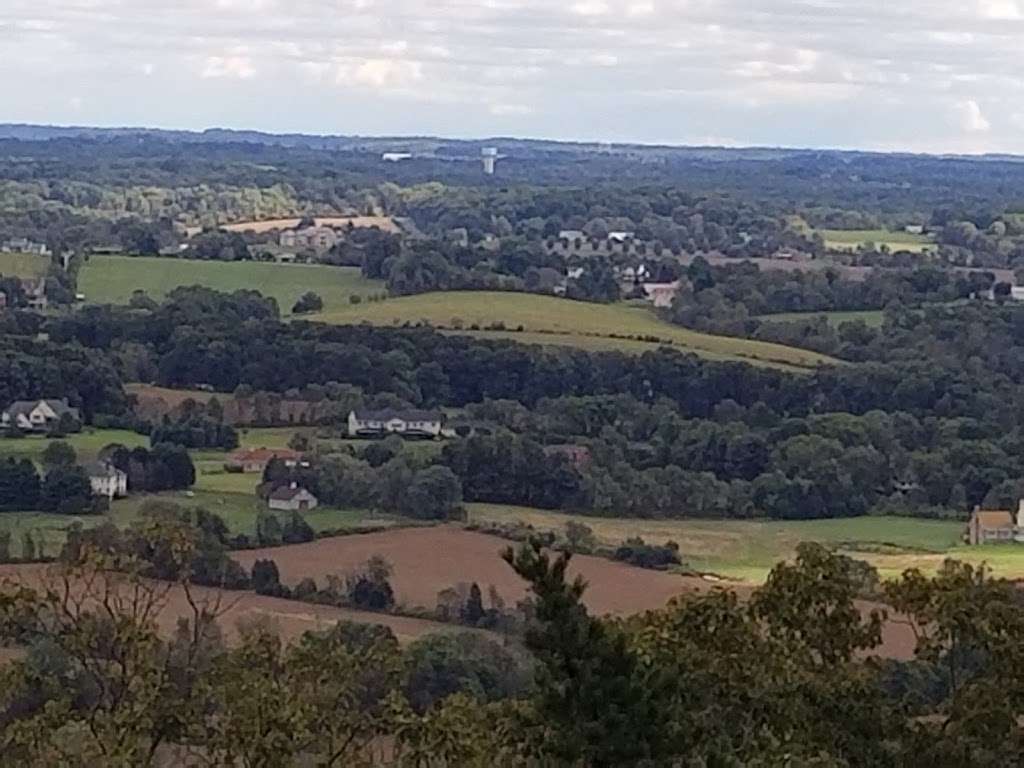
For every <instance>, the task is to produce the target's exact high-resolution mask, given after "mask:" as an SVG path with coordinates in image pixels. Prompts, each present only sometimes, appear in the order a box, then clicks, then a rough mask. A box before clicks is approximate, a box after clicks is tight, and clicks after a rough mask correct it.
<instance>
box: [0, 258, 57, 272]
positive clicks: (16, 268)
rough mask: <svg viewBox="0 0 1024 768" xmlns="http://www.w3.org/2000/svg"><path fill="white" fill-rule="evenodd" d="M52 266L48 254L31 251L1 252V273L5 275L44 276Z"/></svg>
mask: <svg viewBox="0 0 1024 768" xmlns="http://www.w3.org/2000/svg"><path fill="white" fill-rule="evenodd" d="M49 266H50V259H49V258H47V257H46V256H35V255H33V254H31V253H0V275H3V276H4V277H42V276H43V275H45V274H46V270H47V269H48V268H49Z"/></svg>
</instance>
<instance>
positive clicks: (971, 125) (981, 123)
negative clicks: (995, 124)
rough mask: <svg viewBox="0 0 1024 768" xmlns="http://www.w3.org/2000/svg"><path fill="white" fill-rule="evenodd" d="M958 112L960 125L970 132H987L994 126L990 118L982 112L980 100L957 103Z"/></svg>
mask: <svg viewBox="0 0 1024 768" xmlns="http://www.w3.org/2000/svg"><path fill="white" fill-rule="evenodd" d="M956 112H957V115H958V116H959V119H960V127H961V128H963V130H965V131H967V132H968V133H985V132H987V131H989V130H990V129H991V128H992V124H991V123H990V122H989V121H988V118H986V117H985V115H984V114H982V111H981V107H979V106H978V102H976V101H974V100H973V99H967V100H966V101H961V102H960V103H959V104H957V105H956Z"/></svg>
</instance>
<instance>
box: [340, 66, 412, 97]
mask: <svg viewBox="0 0 1024 768" xmlns="http://www.w3.org/2000/svg"><path fill="white" fill-rule="evenodd" d="M422 79H423V65H422V64H420V63H419V62H416V61H402V60H400V59H367V60H366V61H363V62H362V63H360V64H358V65H355V66H354V67H353V66H350V65H342V66H341V67H340V68H339V69H338V74H337V77H336V82H337V83H338V84H339V85H346V84H349V83H354V84H356V85H361V86H366V87H370V88H378V89H382V90H388V89H396V88H405V87H408V86H410V85H412V84H413V83H415V82H417V81H419V80H422Z"/></svg>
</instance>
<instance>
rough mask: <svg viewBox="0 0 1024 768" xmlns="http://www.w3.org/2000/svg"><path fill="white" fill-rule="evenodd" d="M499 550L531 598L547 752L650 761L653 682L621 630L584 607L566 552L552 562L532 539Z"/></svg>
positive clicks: (570, 759) (597, 765)
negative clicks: (570, 574)
mask: <svg viewBox="0 0 1024 768" xmlns="http://www.w3.org/2000/svg"><path fill="white" fill-rule="evenodd" d="M503 557H504V559H505V561H506V562H508V563H509V565H511V566H512V568H513V569H515V571H516V573H518V574H519V575H520V576H521V577H522V578H524V579H525V580H526V581H527V582H529V584H530V591H531V592H532V593H533V594H534V596H535V597H536V599H537V610H536V619H537V622H536V625H535V626H533V627H531V628H530V629H529V630H528V631H527V635H526V645H527V647H528V648H529V649H530V650H531V651H532V652H533V654H534V655H535V656H536V657H537V660H538V662H539V664H540V669H539V670H538V675H537V687H538V694H537V699H536V708H537V714H538V715H539V717H540V718H541V720H542V721H543V722H545V723H546V724H547V725H548V730H547V733H546V735H545V741H546V744H545V747H546V748H547V750H548V751H549V752H550V753H551V755H552V757H554V758H556V759H560V760H563V761H565V762H566V763H567V764H572V765H576V764H579V765H586V766H591V767H592V768H624V767H626V766H640V765H645V764H649V763H651V762H654V761H657V760H658V759H659V758H660V757H662V755H661V749H662V747H661V743H660V742H661V733H662V732H663V731H664V728H663V727H662V724H661V713H660V711H659V707H658V705H657V692H658V690H659V686H658V685H657V684H656V682H655V680H653V679H649V676H648V675H646V674H645V673H644V671H643V670H642V668H641V665H640V664H639V663H638V661H637V659H635V658H634V656H633V654H632V653H631V652H630V650H629V648H628V646H627V637H626V635H625V633H624V632H622V631H621V630H620V629H619V628H618V627H616V626H614V625H611V624H606V623H604V622H602V621H601V620H599V619H596V618H593V617H592V616H589V615H588V614H587V610H586V608H585V607H584V606H583V604H582V602H581V598H582V597H583V592H584V590H585V588H586V587H585V584H584V583H583V580H582V579H580V578H579V577H577V578H576V580H575V581H573V582H571V583H569V582H567V581H566V569H567V568H568V565H569V560H570V557H571V555H570V554H569V553H568V552H563V553H561V554H560V555H559V556H558V558H557V559H556V560H555V561H554V562H551V560H550V558H549V556H548V555H547V554H546V553H545V552H544V551H543V549H542V547H541V544H540V542H539V541H536V540H535V541H532V542H530V543H529V544H524V545H523V546H522V547H521V548H520V549H519V550H518V551H515V550H513V549H512V548H511V547H510V548H509V549H508V550H506V551H505V553H504V555H503Z"/></svg>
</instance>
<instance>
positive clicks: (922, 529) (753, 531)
mask: <svg viewBox="0 0 1024 768" xmlns="http://www.w3.org/2000/svg"><path fill="white" fill-rule="evenodd" d="M467 506H468V508H469V510H470V521H471V522H474V523H488V522H490V523H511V522H515V521H521V522H524V523H527V524H529V525H532V526H534V527H535V528H537V529H539V530H554V531H562V530H564V528H565V524H566V523H567V522H568V521H570V520H575V521H576V522H580V523H583V524H585V525H587V526H589V527H590V528H591V529H592V530H593V531H594V534H595V536H596V537H597V538H598V540H599V541H600V542H601V543H603V544H606V545H610V546H613V545H617V544H619V543H621V542H623V541H625V540H626V539H628V538H631V537H634V536H640V537H642V538H643V539H644V540H645V541H647V542H648V543H651V544H664V543H665V542H667V541H670V540H671V541H675V542H676V543H678V544H679V548H680V553H681V556H682V558H683V560H684V561H685V562H686V563H687V564H688V565H689V567H691V568H693V569H694V570H697V571H700V572H703V573H711V574H715V575H717V576H719V577H722V578H724V579H730V580H735V581H739V582H746V583H754V584H756V583H760V582H762V581H764V578H765V576H766V575H767V574H768V571H769V570H770V569H771V567H772V566H773V565H774V564H775V563H777V562H779V561H780V560H785V559H788V558H791V557H792V556H793V554H794V553H795V552H796V546H797V544H799V543H800V542H802V541H816V542H820V543H822V544H826V545H830V546H833V547H835V548H836V549H837V550H839V551H841V552H845V553H846V554H849V555H850V556H852V557H856V558H857V559H860V560H864V561H866V562H869V563H871V564H872V565H874V566H875V567H876V568H878V569H879V571H880V572H881V573H882V574H883V575H884V576H895V575H898V574H899V573H901V572H902V571H903V570H905V569H906V568H913V567H919V568H922V569H923V570H928V571H933V570H935V569H936V568H937V567H938V566H939V565H941V563H942V561H943V560H944V559H946V558H947V557H952V558H956V559H959V560H964V561H968V562H972V563H981V562H987V563H988V564H989V566H990V567H992V569H993V571H994V572H995V573H997V574H998V575H1000V576H1006V577H1012V578H1022V577H1024V546H1022V547H1013V546H1007V547H1005V548H1004V547H967V546H963V545H962V543H961V538H960V537H961V534H962V533H963V530H964V524H963V523H959V522H955V521H935V520H917V519H911V518H899V517H859V518H850V519H830V520H801V521H788V520H786V521H782V520H779V521H776V520H638V519H632V518H599V517H583V516H579V515H567V514H562V513H559V512H549V511H546V510H538V509H527V508H523V507H508V506H502V505H495V504H469V505H467Z"/></svg>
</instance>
